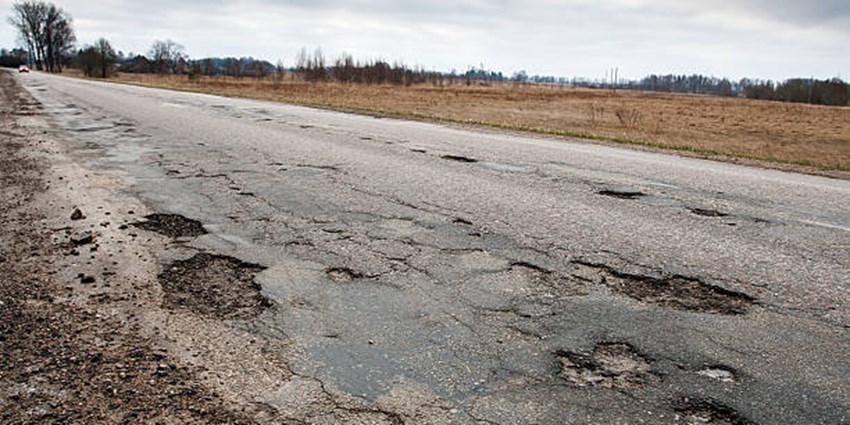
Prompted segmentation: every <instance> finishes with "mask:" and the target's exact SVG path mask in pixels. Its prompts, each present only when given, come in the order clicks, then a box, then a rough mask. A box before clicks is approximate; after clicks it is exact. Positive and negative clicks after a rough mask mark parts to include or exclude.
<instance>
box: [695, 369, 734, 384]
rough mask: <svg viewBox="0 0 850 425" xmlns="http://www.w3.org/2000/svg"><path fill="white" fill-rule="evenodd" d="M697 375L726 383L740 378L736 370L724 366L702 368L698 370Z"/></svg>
mask: <svg viewBox="0 0 850 425" xmlns="http://www.w3.org/2000/svg"><path fill="white" fill-rule="evenodd" d="M697 375H699V376H704V377H706V378H709V379H714V380H715V381H720V382H725V383H733V382H735V381H737V380H738V377H737V376H736V375H735V372H733V371H732V370H730V369H728V368H725V367H722V366H715V367H709V368H706V369H703V370H700V371H699V372H697Z"/></svg>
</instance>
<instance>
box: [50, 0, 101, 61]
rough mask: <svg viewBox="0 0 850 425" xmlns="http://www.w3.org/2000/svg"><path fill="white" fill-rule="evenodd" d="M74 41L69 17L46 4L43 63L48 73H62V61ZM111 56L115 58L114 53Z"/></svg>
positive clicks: (74, 37)
mask: <svg viewBox="0 0 850 425" xmlns="http://www.w3.org/2000/svg"><path fill="white" fill-rule="evenodd" d="M76 39H77V38H76V36H75V35H74V29H73V28H72V26H71V17H70V16H68V14H67V13H65V11H64V10H62V9H60V8H58V7H56V6H55V5H53V4H52V3H51V4H48V5H47V8H46V14H45V17H44V41H43V44H44V45H45V49H46V52H45V56H44V61H45V64H46V66H47V70H48V71H50V72H62V59H63V58H64V57H67V56H68V53H70V51H71V49H72V48H73V47H74V42H75V41H76ZM101 40H103V39H101ZM103 41H105V40H103ZM108 44H109V43H107V45H108ZM111 48H112V47H111V46H110V49H111ZM112 56H115V52H114V51H113V52H112Z"/></svg>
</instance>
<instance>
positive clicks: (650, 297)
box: [577, 262, 754, 315]
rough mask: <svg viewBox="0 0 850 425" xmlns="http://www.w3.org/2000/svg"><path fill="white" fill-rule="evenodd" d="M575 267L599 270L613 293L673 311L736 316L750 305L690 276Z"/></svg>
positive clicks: (747, 298)
mask: <svg viewBox="0 0 850 425" xmlns="http://www.w3.org/2000/svg"><path fill="white" fill-rule="evenodd" d="M577 264H582V265H585V266H589V267H593V268H596V269H598V270H601V271H602V272H603V273H604V279H602V281H603V283H604V284H605V285H606V286H608V287H609V288H611V290H612V291H614V292H617V293H619V294H623V295H625V296H627V297H630V298H633V299H636V300H638V301H642V302H646V303H651V304H656V305H660V306H664V307H669V308H672V309H675V310H683V311H697V312H701V313H712V314H726V315H736V314H745V313H747V311H749V308H750V307H751V306H752V305H753V302H754V299H753V298H752V297H750V296H749V295H746V294H743V293H740V292H735V291H730V290H728V289H724V288H721V287H719V286H714V285H710V284H707V283H705V282H702V281H701V280H699V279H694V278H690V277H685V276H672V277H663V278H655V277H650V276H642V275H635V274H630V273H623V272H620V271H617V270H613V269H611V268H609V267H607V266H604V265H598V264H588V263H582V262H577Z"/></svg>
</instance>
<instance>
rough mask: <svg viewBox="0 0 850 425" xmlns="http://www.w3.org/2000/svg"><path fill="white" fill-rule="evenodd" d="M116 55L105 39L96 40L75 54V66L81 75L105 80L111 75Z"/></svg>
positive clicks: (116, 58)
mask: <svg viewBox="0 0 850 425" xmlns="http://www.w3.org/2000/svg"><path fill="white" fill-rule="evenodd" d="M117 62H118V55H117V54H116V53H115V49H113V48H112V45H111V44H110V43H109V41H108V40H106V39H105V38H101V39H99V40H97V41H96V42H95V43H94V44H93V45H91V46H86V47H85V48H83V49H81V50H80V51H79V52H77V66H79V67H80V69H81V70H82V71H83V74H85V75H86V76H89V77H93V76H97V77H100V78H106V77H109V76H110V75H112V73H113V71H114V70H115V64H116V63H117Z"/></svg>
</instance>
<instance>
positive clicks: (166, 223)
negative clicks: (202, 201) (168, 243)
mask: <svg viewBox="0 0 850 425" xmlns="http://www.w3.org/2000/svg"><path fill="white" fill-rule="evenodd" d="M133 226H136V227H138V228H140V229H143V230H148V231H151V232H156V233H159V234H161V235H165V236H168V237H170V238H194V237H197V236H201V235H206V234H207V231H206V229H204V226H203V225H202V224H201V222H200V221H197V220H192V219H191V218H186V217H183V216H182V215H179V214H151V215H148V216H145V221H139V222H136V223H133Z"/></svg>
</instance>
